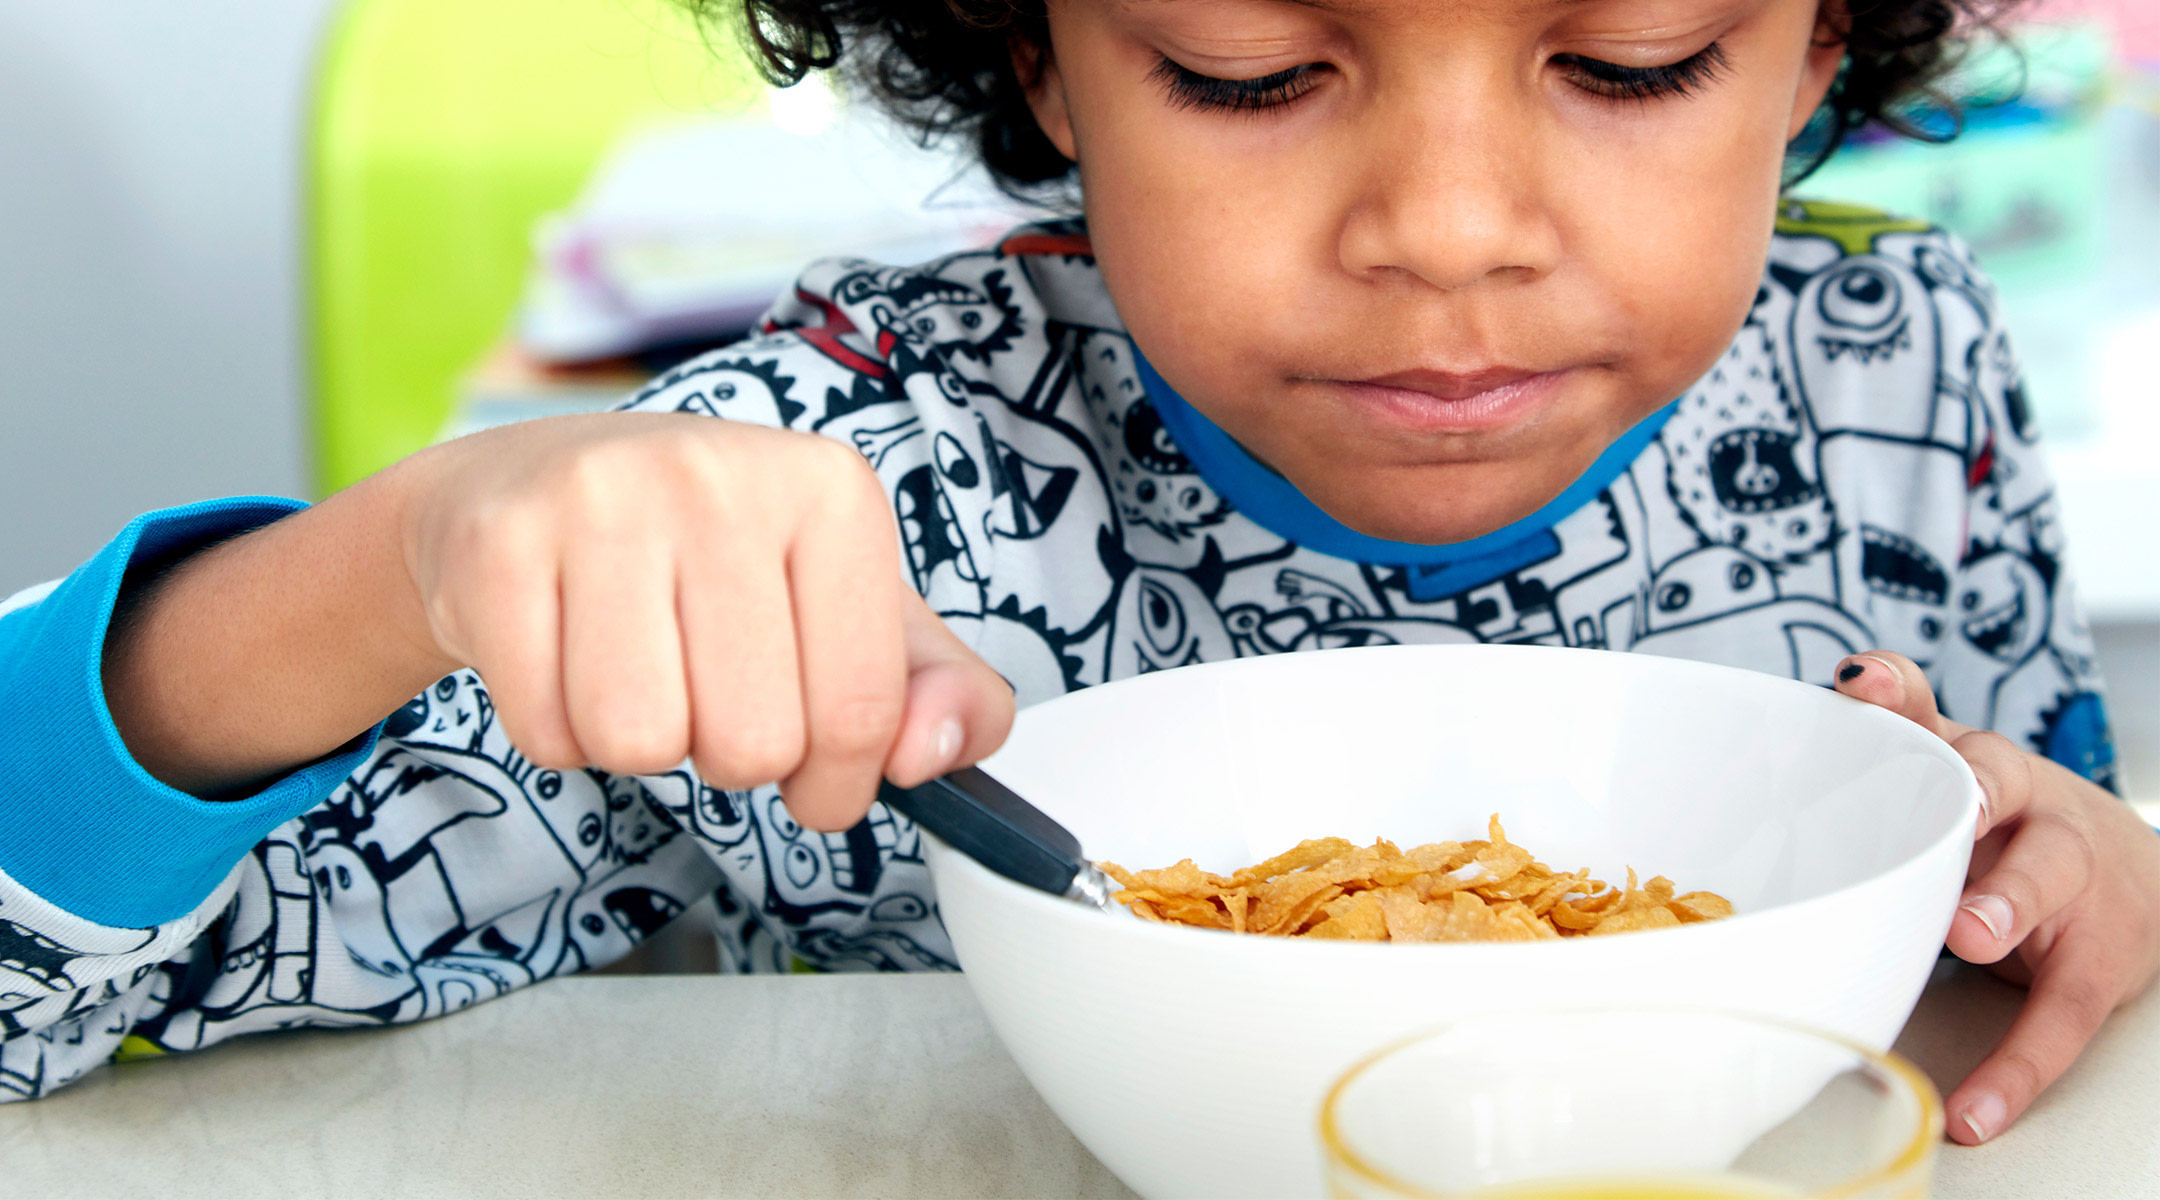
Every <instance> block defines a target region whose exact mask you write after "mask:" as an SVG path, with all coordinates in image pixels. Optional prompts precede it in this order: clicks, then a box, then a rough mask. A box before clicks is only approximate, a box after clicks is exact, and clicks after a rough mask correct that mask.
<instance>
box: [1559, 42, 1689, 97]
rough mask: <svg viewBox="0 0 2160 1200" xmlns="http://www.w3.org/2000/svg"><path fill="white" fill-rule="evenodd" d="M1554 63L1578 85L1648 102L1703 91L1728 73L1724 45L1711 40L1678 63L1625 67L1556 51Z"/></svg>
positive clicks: (1605, 94) (1591, 90)
mask: <svg viewBox="0 0 2160 1200" xmlns="http://www.w3.org/2000/svg"><path fill="white" fill-rule="evenodd" d="M1551 61H1553V62H1555V63H1557V64H1559V65H1560V66H1561V67H1562V68H1563V69H1564V70H1566V71H1567V72H1568V73H1569V74H1570V75H1572V76H1574V78H1575V84H1576V86H1577V87H1580V88H1582V89H1583V90H1584V91H1586V92H1590V93H1592V94H1594V95H1599V96H1604V97H1606V98H1607V99H1611V100H1634V101H1637V102H1647V101H1650V100H1657V99H1661V98H1663V97H1666V96H1686V95H1689V94H1691V93H1694V92H1698V91H1701V90H1702V89H1703V88H1704V87H1707V86H1709V85H1710V84H1712V83H1714V82H1716V81H1717V79H1718V77H1719V76H1720V75H1723V74H1724V73H1725V67H1726V61H1727V60H1726V58H1725V48H1724V47H1723V46H1720V45H1718V44H1717V43H1716V42H1712V43H1710V44H1709V45H1707V46H1704V47H1703V48H1702V49H1701V50H1698V51H1696V52H1695V53H1694V54H1691V55H1689V56H1688V57H1686V58H1683V59H1681V60H1680V61H1679V62H1676V63H1667V64H1665V65H1664V66H1661V67H1623V66H1621V65H1620V64H1619V63H1610V62H1606V61H1604V60H1603V59H1596V58H1584V57H1583V56H1582V55H1580V54H1555V55H1553V57H1552V60H1551Z"/></svg>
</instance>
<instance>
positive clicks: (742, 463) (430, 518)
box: [399, 413, 1013, 830]
mask: <svg viewBox="0 0 2160 1200" xmlns="http://www.w3.org/2000/svg"><path fill="white" fill-rule="evenodd" d="M399 469H400V470H404V471H409V472H410V473H411V474H410V477H409V479H408V481H407V483H406V486H405V489H404V494H405V495H406V496H407V497H409V499H408V501H407V503H406V507H405V510H404V516H403V518H402V519H401V520H400V522H399V524H400V526H401V528H402V529H403V539H402V542H403V546H404V557H405V565H406V568H407V571H408V572H409V574H410V576H411V579H412V584H413V586H414V588H415V589H416V591H417V593H418V598H419V600H420V602H421V603H420V607H419V608H418V609H417V610H415V611H417V612H422V613H424V614H425V618H424V619H425V622H426V625H427V628H426V630H425V631H424V633H421V632H418V631H415V636H416V637H418V638H425V639H429V640H432V642H433V644H434V646H435V647H436V648H439V650H440V651H441V653H442V654H444V655H446V656H448V657H449V658H451V659H454V660H456V661H457V662H459V663H463V664H465V665H468V666H471V667H473V668H474V669H476V670H477V671H478V672H479V673H480V675H481V677H482V678H483V679H484V680H485V681H486V683H487V685H488V690H489V692H490V694H491V695H492V697H493V699H494V702H495V705H496V709H497V711H498V713H499V715H500V717H501V719H502V722H503V725H504V729H505V731H506V732H507V733H508V734H509V736H510V740H511V742H512V743H513V744H515V745H516V746H517V747H518V749H519V750H520V751H522V752H523V753H525V754H526V755H527V756H528V757H530V758H531V759H532V760H533V761H535V762H537V763H539V764H541V765H543V766H547V767H552V768H557V769H570V768H575V767H582V766H585V765H587V764H591V765H594V766H597V767H600V768H602V769H604V770H608V771H614V772H620V773H624V774H650V773H657V772H661V771H666V770H669V769H672V768H673V767H675V766H676V765H677V764H679V763H681V762H682V761H683V760H684V759H685V758H689V759H691V760H693V761H694V762H695V765H696V767H697V770H698V773H699V775H700V776H701V777H703V778H704V779H705V780H706V781H707V782H709V783H711V784H714V785H715V786H721V787H730V788H743V787H753V786H758V785H761V784H766V783H772V782H775V781H778V782H779V783H780V784H781V787H782V791H783V793H784V795H785V796H786V799H787V805H788V808H789V810H790V811H791V812H792V813H793V814H794V816H795V818H796V819H797V820H798V821H800V822H802V824H803V825H805V826H807V827H809V828H811V829H817V830H836V829H845V828H847V827H848V826H850V825H853V824H854V823H855V822H857V821H859V820H860V819H861V818H862V816H863V813H864V812H865V811H866V810H867V809H868V808H869V806H870V802H871V800H872V798H873V797H874V796H875V794H876V787H877V781H878V779H879V777H880V776H888V777H890V778H892V779H893V780H894V781H895V782H898V783H901V784H903V785H909V784H915V783H920V782H921V781H923V780H925V779H928V778H930V777H931V776H933V775H937V774H939V773H941V772H944V771H947V770H950V769H952V768H955V767H958V766H962V765H965V764H968V763H972V762H974V761H976V760H977V759H979V758H982V757H984V756H986V755H988V754H989V753H990V752H991V751H992V750H994V749H996V748H997V746H998V744H999V743H1000V742H1002V741H1003V740H1004V738H1005V734H1006V731H1007V729H1008V728H1009V726H1010V724H1011V721H1012V714H1013V699H1012V690H1011V689H1010V688H1009V687H1008V686H1007V685H1006V683H1005V681H1004V680H1003V679H1002V678H1000V677H999V676H998V674H997V673H996V672H995V671H993V670H991V669H990V667H989V666H987V665H986V664H984V663H983V661H982V660H981V659H979V658H977V657H976V656H975V655H974V653H973V652H971V651H970V650H968V648H967V647H966V646H964V645H962V644H961V643H960V641H959V640H958V639H956V638H955V637H953V635H952V633H951V632H950V631H948V630H947V629H946V628H945V626H944V624H943V623H942V622H941V621H939V620H938V618H937V617H936V615H935V614H933V613H932V612H931V611H930V610H929V608H928V607H926V606H925V605H924V604H923V602H922V600H921V598H920V597H918V596H916V595H915V594H914V592H912V591H911V590H910V589H909V588H908V587H907V586H906V584H905V583H904V582H903V579H902V576H901V568H900V559H899V548H898V542H897V538H896V536H895V532H894V519H893V514H892V508H891V505H890V504H889V503H888V501H887V499H886V497H885V493H884V491H883V489H882V488H881V487H880V485H879V484H878V482H877V479H876V477H875V476H874V475H873V474H872V473H871V471H870V468H869V466H868V465H867V464H866V463H864V462H863V460H862V458H861V456H859V455H857V454H856V453H855V452H854V451H852V450H850V449H849V448H847V447H846V446H844V445H842V444H840V443H837V442H834V441H831V440H829V439H825V438H820V437H815V436H812V435H808V434H801V433H790V432H786V431H781V430H774V429H766V428H761V427H758V426H752V425H741V424H736V423H734V422H730V421H718V420H714V419H712V418H710V417H699V416H688V415H675V414H655V413H610V414H604V415H596V416H591V417H572V418H560V419H556V420H548V421H537V422H532V423H528V424H524V425H518V426H513V427H509V428H504V429H498V430H491V431H489V432H486V433H482V434H477V435H474V436H472V437H468V438H462V439H459V440H458V441H456V442H451V443H448V444H446V445H443V446H440V447H437V448H436V449H434V450H431V451H428V452H426V453H425V454H422V455H419V456H416V457H415V458H413V459H411V460H408V462H407V463H406V464H405V465H404V466H403V467H401V468H399Z"/></svg>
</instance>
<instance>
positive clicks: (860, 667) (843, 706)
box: [780, 443, 907, 831]
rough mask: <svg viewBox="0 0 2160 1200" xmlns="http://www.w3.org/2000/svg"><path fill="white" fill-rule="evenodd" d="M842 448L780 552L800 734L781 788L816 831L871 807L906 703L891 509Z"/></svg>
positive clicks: (848, 822)
mask: <svg viewBox="0 0 2160 1200" xmlns="http://www.w3.org/2000/svg"><path fill="white" fill-rule="evenodd" d="M828 444H829V443H828ZM838 452H839V453H842V454H846V455H848V458H849V461H848V462H847V463H846V464H845V465H844V466H842V467H840V468H839V469H835V470H832V471H831V472H830V474H829V475H828V476H826V477H825V479H824V482H825V484H827V485H828V486H823V487H821V488H820V489H819V498H820V500H821V501H823V503H821V504H820V505H818V506H817V510H816V511H815V512H813V513H810V514H808V516H809V518H810V519H808V520H806V521H805V522H804V523H803V525H802V526H801V527H800V528H799V530H798V531H797V534H796V538H795V542H794V545H793V546H792V547H791V548H790V550H789V552H788V585H789V595H790V597H791V599H792V601H793V605H794V613H795V629H796V653H797V658H798V661H799V663H800V664H801V667H800V669H801V672H802V705H803V725H804V729H805V731H806V732H807V741H806V744H805V748H804V750H805V752H804V755H803V761H802V763H801V765H800V766H798V767H796V769H795V771H794V773H793V774H791V775H789V776H788V777H787V778H786V779H784V780H782V781H781V784H780V794H781V795H782V796H783V797H784V798H785V799H786V801H787V806H788V812H789V813H790V814H792V815H793V816H794V818H795V819H796V820H797V821H798V822H800V823H801V824H802V825H803V826H804V827H805V828H807V829H814V830H821V831H832V830H839V829H846V828H848V827H849V826H852V825H854V824H855V823H856V822H858V821H860V820H862V818H863V814H864V813H866V812H868V811H869V809H870V802H871V801H872V800H874V799H875V798H876V797H877V784H878V779H879V777H880V776H881V775H882V774H883V771H884V766H885V759H886V757H887V756H888V755H889V754H891V753H892V744H893V739H894V737H895V736H897V735H898V733H899V731H900V716H901V711H902V708H903V706H904V705H905V704H906V701H907V654H906V649H905V646H904V644H903V642H902V633H901V616H900V601H901V597H902V594H903V591H902V585H901V582H900V548H899V540H898V538H897V537H896V535H895V534H894V531H893V521H892V509H891V506H890V504H889V503H888V502H887V501H886V499H885V493H884V489H883V488H882V487H881V486H880V485H879V484H878V483H877V481H876V478H875V477H874V476H872V475H871V474H870V473H869V469H868V467H866V466H865V465H864V464H863V462H862V460H861V459H859V458H856V457H854V454H853V452H852V451H849V450H847V449H845V448H844V447H842V448H840V449H839V451H838ZM820 453H830V452H829V451H820Z"/></svg>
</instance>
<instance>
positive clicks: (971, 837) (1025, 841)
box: [878, 767, 1115, 908]
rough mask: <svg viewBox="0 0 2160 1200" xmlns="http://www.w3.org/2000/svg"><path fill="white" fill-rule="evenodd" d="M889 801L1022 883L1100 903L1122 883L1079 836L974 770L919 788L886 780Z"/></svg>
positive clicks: (883, 788)
mask: <svg viewBox="0 0 2160 1200" xmlns="http://www.w3.org/2000/svg"><path fill="white" fill-rule="evenodd" d="M878 799H880V800H882V801H884V802H885V806H886V807H887V808H890V809H892V810H894V811H895V812H899V813H902V814H904V815H906V816H907V817H909V818H911V819H912V820H914V822H915V823H916V824H917V825H920V826H922V827H923V828H924V829H925V830H928V831H929V832H931V833H933V834H936V835H937V836H938V837H939V838H940V839H942V840H943V841H944V842H945V844H946V845H949V846H951V847H952V848H953V849H955V850H958V851H959V852H960V853H962V854H965V855H967V856H968V857H969V858H972V859H974V860H975V861H976V862H979V863H981V864H982V865H984V866H986V867H988V868H990V869H991V870H992V871H995V872H997V873H998V874H1000V875H1003V876H1004V877H1005V878H1007V879H1010V880H1012V881H1013V882H1015V883H1020V884H1025V885H1026V886H1028V887H1031V888H1035V889H1037V890H1038V891H1044V892H1048V893H1050V894H1051V895H1053V896H1063V897H1065V898H1066V899H1069V900H1076V901H1079V902H1081V903H1083V904H1092V905H1094V906H1095V907H1097V908H1104V907H1108V906H1109V903H1110V898H1109V893H1110V891H1111V890H1113V889H1114V887H1115V885H1113V884H1111V883H1110V881H1109V880H1107V879H1106V878H1105V877H1104V876H1103V874H1102V872H1101V871H1099V870H1097V869H1096V867H1095V864H1093V863H1091V862H1089V861H1088V860H1087V857H1086V856H1085V855H1083V854H1081V853H1080V839H1079V838H1076V837H1074V836H1073V835H1072V831H1071V830H1068V829H1066V828H1065V827H1064V826H1063V825H1060V824H1058V823H1057V822H1056V821H1054V820H1052V819H1051V818H1050V816H1049V814H1047V813H1045V812H1043V811H1042V810H1041V809H1039V808H1037V807H1035V806H1034V805H1032V804H1029V803H1028V802H1027V801H1025V800H1022V799H1021V798H1020V797H1019V796H1018V795H1017V794H1015V793H1014V792H1013V790H1012V789H1011V788H1008V787H1006V786H1005V785H1004V784H1002V783H999V782H998V781H997V780H995V779H992V778H991V777H990V776H989V775H988V774H986V773H984V772H983V771H981V770H978V769H977V768H975V767H963V768H961V769H960V770H958V771H954V772H952V773H951V774H949V775H942V776H939V777H938V778H936V779H933V780H931V781H930V782H928V783H925V784H923V785H922V786H920V787H912V788H900V787H894V786H893V785H892V784H890V783H885V784H880V785H879V787H878Z"/></svg>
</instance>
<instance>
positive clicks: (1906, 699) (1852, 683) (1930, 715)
mask: <svg viewBox="0 0 2160 1200" xmlns="http://www.w3.org/2000/svg"><path fill="white" fill-rule="evenodd" d="M1833 686H1834V687H1836V688H1837V690H1838V691H1839V692H1841V693H1843V694H1844V695H1847V696H1851V697H1852V698H1853V699H1855V700H1865V701H1866V702H1868V703H1869V704H1872V705H1875V706H1876V707H1878V708H1887V709H1889V710H1890V711H1891V712H1894V713H1896V714H1897V715H1899V716H1901V717H1903V718H1905V719H1906V720H1908V721H1911V722H1912V723H1914V724H1915V725H1918V726H1920V727H1921V728H1923V729H1926V730H1927V731H1929V732H1930V733H1933V734H1934V735H1935V736H1937V737H1939V738H1942V739H1943V740H1944V741H1953V740H1955V739H1957V738H1959V737H1962V736H1964V735H1965V734H1967V733H1970V732H1972V731H1971V730H1970V729H1968V728H1967V727H1965V726H1963V725H1960V724H1958V723H1957V722H1956V721H1953V720H1951V719H1949V718H1948V717H1945V716H1943V715H1942V712H1941V710H1939V709H1937V708H1936V707H1935V688H1934V685H1933V684H1930V683H1929V682H1928V678H1927V675H1926V674H1925V673H1923V672H1922V671H1921V670H1920V668H1919V667H1918V666H1916V665H1914V663H1913V660H1911V659H1909V658H1907V657H1905V656H1904V655H1902V654H1895V653H1892V652H1891V651H1888V650H1870V651H1868V652H1867V653H1865V654H1855V655H1852V656H1851V657H1849V658H1847V659H1845V660H1844V661H1843V662H1840V663H1839V664H1838V667H1837V682H1836V683H1835V684H1834V685H1833Z"/></svg>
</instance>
